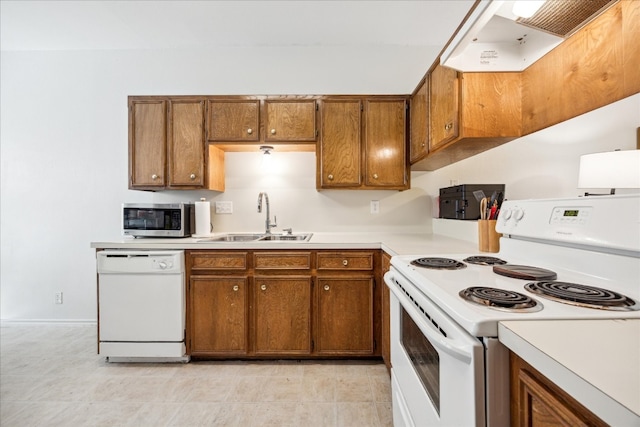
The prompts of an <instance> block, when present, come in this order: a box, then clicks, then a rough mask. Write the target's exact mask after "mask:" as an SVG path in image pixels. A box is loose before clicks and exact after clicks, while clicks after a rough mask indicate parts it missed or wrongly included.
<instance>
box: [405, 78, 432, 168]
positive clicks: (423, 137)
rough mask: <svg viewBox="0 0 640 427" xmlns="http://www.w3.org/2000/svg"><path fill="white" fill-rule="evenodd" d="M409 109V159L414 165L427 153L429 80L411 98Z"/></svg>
mask: <svg viewBox="0 0 640 427" xmlns="http://www.w3.org/2000/svg"><path fill="white" fill-rule="evenodd" d="M410 107H411V108H410V110H409V111H410V114H411V120H410V121H409V124H410V128H411V131H410V134H409V138H410V145H409V152H410V156H409V159H410V162H411V163H414V162H417V161H418V160H420V159H422V158H424V157H425V156H426V155H427V154H428V153H429V79H425V80H424V81H423V82H422V83H421V84H420V86H419V87H418V90H417V91H416V92H415V93H414V95H413V96H412V97H411V105H410Z"/></svg>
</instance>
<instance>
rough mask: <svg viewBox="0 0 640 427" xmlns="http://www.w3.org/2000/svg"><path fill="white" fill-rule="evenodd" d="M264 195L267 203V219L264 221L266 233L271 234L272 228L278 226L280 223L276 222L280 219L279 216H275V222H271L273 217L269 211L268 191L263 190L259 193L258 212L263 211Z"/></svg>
mask: <svg viewBox="0 0 640 427" xmlns="http://www.w3.org/2000/svg"><path fill="white" fill-rule="evenodd" d="M263 197H264V201H265V203H266V204H267V212H266V214H267V219H266V220H265V221H264V233H265V234H271V229H272V228H273V227H277V226H278V224H276V222H277V221H278V220H277V218H276V217H275V216H274V217H273V224H272V223H271V218H270V216H271V215H270V213H269V196H268V195H267V193H266V192H264V191H262V192H260V194H258V213H260V212H262V198H263Z"/></svg>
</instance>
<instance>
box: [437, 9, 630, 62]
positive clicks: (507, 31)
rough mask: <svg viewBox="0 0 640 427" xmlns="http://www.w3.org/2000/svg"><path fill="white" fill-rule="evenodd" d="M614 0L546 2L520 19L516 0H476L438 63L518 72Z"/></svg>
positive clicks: (590, 19)
mask: <svg viewBox="0 0 640 427" xmlns="http://www.w3.org/2000/svg"><path fill="white" fill-rule="evenodd" d="M520 1H523V0H520ZM524 1H530V0H524ZM617 1H618V0H589V1H584V0H547V1H546V2H545V3H544V4H543V5H542V7H541V8H540V9H539V10H538V11H537V12H536V13H535V14H534V15H533V16H531V17H529V18H522V17H519V16H516V15H515V14H514V13H513V5H514V4H515V3H516V1H500V0H479V1H478V2H476V7H475V9H473V11H472V12H471V13H470V15H469V17H468V18H467V20H466V21H465V22H464V23H463V25H462V26H461V27H460V28H459V29H458V32H457V33H456V34H455V35H454V37H453V39H452V40H451V41H450V43H449V44H448V45H447V47H446V48H445V50H444V52H443V54H442V55H441V57H440V63H441V64H442V65H445V66H447V67H450V68H454V69H456V70H459V71H522V70H524V69H525V68H527V67H528V66H529V65H531V64H533V63H534V62H536V61H537V60H538V59H540V58H541V57H542V56H544V55H545V54H546V53H548V52H549V51H550V50H552V49H553V48H554V47H556V46H557V45H559V44H560V43H562V41H564V39H566V38H567V37H569V36H571V35H572V34H573V33H575V32H576V31H577V30H579V29H580V28H582V27H583V26H584V25H586V24H587V23H589V22H590V21H592V20H593V19H594V18H595V17H597V16H598V15H600V14H601V13H602V12H604V11H605V10H606V9H607V8H609V7H610V6H612V5H613V4H614V3H616V2H617Z"/></svg>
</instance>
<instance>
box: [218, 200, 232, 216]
mask: <svg viewBox="0 0 640 427" xmlns="http://www.w3.org/2000/svg"><path fill="white" fill-rule="evenodd" d="M216 213H217V214H232V213H233V202H231V201H222V202H216Z"/></svg>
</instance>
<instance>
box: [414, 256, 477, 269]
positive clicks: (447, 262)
mask: <svg viewBox="0 0 640 427" xmlns="http://www.w3.org/2000/svg"><path fill="white" fill-rule="evenodd" d="M411 264H412V265H415V266H418V267H424V268H432V269H435V270H460V269H461V268H466V267H467V265H466V264H465V263H463V262H460V261H456V260H455V259H451V258H418V259H414V260H413V261H411Z"/></svg>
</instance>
